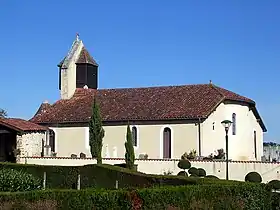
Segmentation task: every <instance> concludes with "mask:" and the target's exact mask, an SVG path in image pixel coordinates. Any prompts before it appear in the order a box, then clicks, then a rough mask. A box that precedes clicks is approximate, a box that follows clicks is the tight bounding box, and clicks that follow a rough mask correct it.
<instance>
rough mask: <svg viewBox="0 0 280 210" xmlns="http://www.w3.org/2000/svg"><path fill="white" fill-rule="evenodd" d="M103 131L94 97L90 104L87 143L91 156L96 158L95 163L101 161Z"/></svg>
mask: <svg viewBox="0 0 280 210" xmlns="http://www.w3.org/2000/svg"><path fill="white" fill-rule="evenodd" d="M104 135H105V131H104V129H103V127H102V118H101V114H100V108H99V105H98V103H97V101H96V97H94V101H93V105H92V115H91V118H90V122H89V145H90V152H91V155H92V157H93V158H96V159H97V163H98V164H101V163H102V146H103V143H102V141H103V137H104Z"/></svg>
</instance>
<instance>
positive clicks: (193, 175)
mask: <svg viewBox="0 0 280 210" xmlns="http://www.w3.org/2000/svg"><path fill="white" fill-rule="evenodd" d="M190 177H199V176H198V175H196V174H191V175H190Z"/></svg>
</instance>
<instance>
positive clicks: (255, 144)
mask: <svg viewBox="0 0 280 210" xmlns="http://www.w3.org/2000/svg"><path fill="white" fill-rule="evenodd" d="M254 152H255V158H256V159H257V158H258V155H257V132H256V131H254Z"/></svg>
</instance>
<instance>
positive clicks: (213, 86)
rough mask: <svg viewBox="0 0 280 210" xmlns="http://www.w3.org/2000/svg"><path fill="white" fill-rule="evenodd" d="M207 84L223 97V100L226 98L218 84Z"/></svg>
mask: <svg viewBox="0 0 280 210" xmlns="http://www.w3.org/2000/svg"><path fill="white" fill-rule="evenodd" d="M209 85H210V87H212V88H213V89H214V90H216V91H217V92H218V93H219V94H220V95H221V96H222V97H223V100H224V99H225V98H226V96H225V95H224V94H223V93H222V92H221V91H220V90H219V89H218V88H219V87H218V86H216V85H214V84H209Z"/></svg>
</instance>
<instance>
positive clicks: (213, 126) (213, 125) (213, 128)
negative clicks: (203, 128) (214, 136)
mask: <svg viewBox="0 0 280 210" xmlns="http://www.w3.org/2000/svg"><path fill="white" fill-rule="evenodd" d="M212 130H213V131H214V130H215V122H213V123H212Z"/></svg>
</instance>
